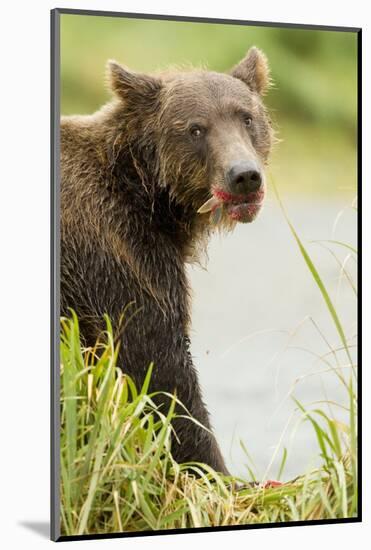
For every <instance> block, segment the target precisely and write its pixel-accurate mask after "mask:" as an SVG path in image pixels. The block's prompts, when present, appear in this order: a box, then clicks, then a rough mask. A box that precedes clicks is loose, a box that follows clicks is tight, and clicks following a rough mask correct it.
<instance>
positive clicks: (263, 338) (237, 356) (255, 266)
mask: <svg viewBox="0 0 371 550" xmlns="http://www.w3.org/2000/svg"><path fill="white" fill-rule="evenodd" d="M285 204H286V208H287V211H288V213H289V216H290V219H291V221H292V223H293V224H294V226H295V229H296V231H297V232H298V233H299V235H300V237H301V238H302V240H303V241H304V243H305V246H307V250H308V251H309V253H310V255H311V258H312V260H313V261H314V262H315V265H316V267H317V269H318V270H319V272H320V275H321V277H322V279H323V281H324V282H325V284H326V286H327V289H328V291H329V292H330V295H331V297H332V299H333V301H334V303H335V305H336V307H337V311H338V314H339V315H340V318H341V321H342V323H343V327H344V330H345V333H346V335H347V336H348V337H351V336H354V335H355V334H356V297H355V294H354V292H353V290H352V288H351V285H350V284H349V282H348V281H347V280H346V279H344V277H342V278H340V277H339V274H340V266H339V264H338V263H337V261H336V259H335V258H334V256H333V255H332V254H331V252H329V251H328V250H327V249H326V248H324V245H325V246H330V247H331V250H332V251H333V252H334V253H335V254H336V256H337V257H338V259H339V260H340V261H341V262H342V261H344V260H345V259H346V258H347V256H348V255H349V250H347V249H346V248H344V247H341V246H339V245H335V244H333V245H328V244H326V243H323V244H322V245H320V244H318V243H317V244H315V243H310V241H313V240H317V239H318V240H325V239H336V240H338V241H343V242H346V243H348V244H350V245H353V246H355V245H356V212H355V210H354V209H352V208H351V201H350V199H347V198H346V197H344V198H333V197H329V198H324V197H300V198H298V197H296V198H292V197H291V198H289V199H287V200H286V199H285ZM334 224H335V226H334ZM208 255H209V261H208V263H207V269H206V270H204V269H201V268H200V267H198V266H191V267H190V268H189V274H190V278H191V283H192V287H193V317H192V353H193V356H194V361H195V364H196V365H197V368H198V371H199V375H200V380H201V384H202V387H203V394H204V398H205V401H206V403H207V406H208V408H209V411H210V413H211V418H212V423H213V426H214V430H215V433H216V436H217V439H218V441H219V443H220V445H221V448H222V451H223V454H224V456H225V458H226V461H227V464H228V466H229V468H230V470H231V472H233V473H234V474H236V475H242V476H245V477H246V475H247V469H246V466H245V465H246V463H247V458H246V455H245V453H244V451H243V450H242V448H241V445H240V443H239V440H240V439H241V440H242V441H243V442H244V444H245V446H246V447H247V449H248V452H249V454H250V455H251V457H252V458H253V460H254V463H255V471H256V474H257V476H259V478H260V479H261V478H262V477H263V475H264V474H265V473H266V469H267V468H268V466H269V464H270V462H271V459H272V456H273V454H274V450H275V447H276V446H277V444H278V442H279V441H280V438H281V436H282V444H283V445H285V446H288V451H289V453H288V459H287V463H286V467H285V472H284V478H285V479H290V478H292V477H294V476H296V475H298V474H300V473H303V472H304V471H306V470H307V469H308V468H311V467H313V466H315V465H316V464H318V462H319V459H318V444H317V442H316V439H315V434H314V431H313V429H312V428H311V427H310V425H309V423H308V422H305V423H300V424H299V425H298V423H297V420H298V418H299V416H300V415H298V414H296V415H294V416H293V413H294V410H295V403H294V402H293V400H292V398H291V397H290V392H292V390H294V393H293V395H295V397H296V398H297V399H299V400H300V401H301V402H302V403H303V404H304V405H310V404H311V403H313V402H315V401H319V400H323V399H327V400H331V401H336V402H338V403H340V404H343V405H344V406H347V396H346V392H345V390H344V387H343V386H342V384H341V383H339V381H338V379H337V377H336V375H335V374H334V373H333V372H327V373H323V372H322V374H320V373H319V371H324V370H325V369H328V368H329V365H328V364H326V363H325V361H324V360H322V361H321V360H319V359H318V356H320V355H322V354H326V353H328V352H329V349H330V348H329V345H328V344H330V345H331V346H333V347H334V348H336V347H340V346H341V344H340V343H339V338H338V336H337V333H336V331H335V329H334V325H333V322H332V320H331V318H330V315H329V313H328V310H327V309H326V307H325V305H324V302H323V298H322V296H321V294H320V292H319V289H318V287H317V285H316V284H315V282H314V280H313V278H312V276H311V274H310V272H309V270H308V268H307V266H306V264H305V262H304V260H303V257H302V256H301V254H300V251H299V249H298V246H297V244H296V242H295V241H294V239H293V237H292V235H291V233H290V231H289V228H288V226H287V223H286V221H285V219H284V217H283V214H282V212H281V210H280V209H279V206H278V205H277V202H276V201H275V200H274V199H273V198H272V197H270V198H269V199H268V201H267V205H266V207H265V209H264V211H263V212H262V213H261V214H260V217H259V218H258V219H257V220H256V221H255V222H254V223H252V224H250V225H239V226H238V227H237V228H236V230H235V231H234V232H233V234H230V235H227V236H219V235H217V236H215V237H213V239H212V241H211V243H210V246H209V249H208ZM346 267H347V269H348V271H349V273H350V274H351V275H352V277H353V278H355V276H356V263H355V260H354V257H353V258H349V257H348V261H347V263H346ZM312 320H313V321H312ZM324 338H325V339H326V340H327V342H328V343H326V341H325V339H324ZM325 359H326V360H327V361H329V363H330V364H332V365H335V364H336V363H335V361H334V357H333V355H331V354H329V355H327V356H326V358H325ZM339 361H340V364H342V365H345V364H346V363H347V360H346V357H345V356H344V354H342V353H341V352H340V354H339ZM343 372H344V373H345V374H346V375H347V376H348V374H349V369H345V370H344V371H343ZM295 381H296V383H295ZM321 406H324V405H321ZM331 414H335V415H336V417H337V418H339V419H341V418H344V414H345V419H346V418H347V416H346V413H344V411H342V410H341V409H339V408H338V407H336V406H333V408H332V411H331ZM285 428H286V432H285V433H284V430H285ZM281 456H282V448H281V450H280V451H279V453H277V456H276V459H275V460H274V461H273V466H272V467H271V469H270V472H269V477H275V476H276V475H277V469H278V465H279V462H280V459H281Z"/></svg>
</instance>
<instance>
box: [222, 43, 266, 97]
mask: <svg viewBox="0 0 371 550" xmlns="http://www.w3.org/2000/svg"><path fill="white" fill-rule="evenodd" d="M229 74H230V75H231V76H234V78H238V79H239V80H242V82H244V83H245V84H246V85H247V86H248V87H249V88H250V89H251V90H253V91H254V92H257V93H258V94H260V95H262V94H264V93H265V92H266V91H267V88H268V87H269V85H270V71H269V66H268V60H267V58H266V56H265V54H264V53H263V52H262V51H261V50H259V49H258V48H256V47H255V46H253V47H252V48H250V49H249V51H248V52H247V54H246V56H245V57H244V58H243V59H242V61H240V63H238V65H236V66H235V67H233V69H232V70H231V71H230V73H229Z"/></svg>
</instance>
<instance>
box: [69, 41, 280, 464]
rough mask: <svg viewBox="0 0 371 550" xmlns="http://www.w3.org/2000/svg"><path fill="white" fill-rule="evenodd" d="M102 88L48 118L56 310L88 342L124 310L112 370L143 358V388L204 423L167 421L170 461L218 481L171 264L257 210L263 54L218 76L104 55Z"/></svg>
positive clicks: (130, 368)
mask: <svg viewBox="0 0 371 550" xmlns="http://www.w3.org/2000/svg"><path fill="white" fill-rule="evenodd" d="M108 81H109V85H110V88H111V90H112V92H113V99H112V101H111V102H109V103H108V104H106V105H104V106H103V107H102V108H101V109H100V110H99V111H98V112H96V113H94V114H93V115H89V116H68V117H62V121H61V313H62V315H68V313H69V308H73V309H74V310H75V311H76V313H77V315H78V318H79V320H80V326H81V332H82V335H83V337H84V338H85V340H86V343H87V344H88V345H93V344H94V343H95V341H96V339H97V337H98V335H99V334H100V332H101V330H102V328H103V315H104V314H108V315H109V317H110V318H111V320H112V323H113V326H114V327H116V330H118V327H119V322H120V318H121V316H122V313H123V312H124V310H125V308H127V307H128V305H129V304H131V308H132V309H131V311H130V315H129V314H127V315H126V319H128V320H127V322H126V323H125V325H124V327H123V329H122V330H121V328H120V332H119V334H120V354H119V365H120V367H121V368H122V369H123V371H124V372H125V373H128V374H129V375H130V376H131V377H132V378H133V379H134V380H135V381H136V383H137V384H141V382H142V381H143V379H144V377H145V374H146V372H147V369H148V366H149V364H150V363H151V362H153V363H154V365H155V366H154V370H153V374H152V379H151V385H150V390H151V391H160V392H170V393H174V392H176V395H177V396H178V398H179V400H180V401H181V402H182V403H183V404H184V405H185V406H186V407H187V409H188V411H189V412H190V413H191V415H192V416H193V417H194V418H196V419H197V420H198V421H199V423H201V424H202V425H203V426H205V427H206V428H207V429H206V430H205V429H203V428H202V427H200V426H199V425H198V424H197V423H195V422H192V421H190V420H189V419H182V418H178V419H177V420H176V421H175V431H176V434H177V439H175V438H174V441H173V445H172V453H173V456H174V458H175V459H176V460H177V461H178V462H182V463H184V462H189V461H197V462H203V463H206V464H208V465H209V466H211V467H212V468H214V469H215V470H216V471H219V472H222V473H225V474H227V473H228V471H227V468H226V466H225V463H224V460H223V458H222V455H221V452H220V450H219V447H218V444H217V442H216V440H215V437H214V435H213V433H212V430H211V426H210V420H209V414H208V412H207V409H206V407H205V404H204V403H203V400H202V394H201V390H200V386H199V382H198V377H197V372H196V369H195V367H194V365H193V362H192V357H191V354H190V341H189V327H190V298H189V296H190V290H189V286H188V282H187V277H186V269H185V268H186V262H189V261H194V260H195V259H197V254H198V253H199V251H200V248H202V246H203V245H204V244H205V242H206V241H207V238H208V236H209V235H210V233H211V232H212V231H213V230H214V228H219V227H221V228H225V229H228V230H229V229H232V228H233V227H234V226H235V224H236V223H237V222H251V221H252V220H253V219H254V218H255V217H256V215H257V214H258V212H259V209H260V208H261V204H262V202H263V199H264V193H265V178H264V167H265V165H266V163H267V159H268V155H269V152H270V149H271V144H272V136H273V132H272V128H271V123H270V119H269V116H268V114H267V112H266V109H265V107H264V105H263V103H262V94H263V93H264V92H265V90H266V88H267V86H268V84H269V72H268V65H267V60H266V57H265V56H264V54H263V53H262V52H261V51H260V50H258V49H257V48H255V47H254V48H251V49H250V50H249V51H248V53H247V55H246V57H245V58H244V59H243V60H242V61H241V62H240V63H239V64H238V65H236V66H235V67H234V68H233V69H232V70H231V71H230V72H229V74H220V73H216V72H211V71H206V70H190V71H185V72H181V71H179V72H165V73H161V74H156V75H155V74H154V75H147V74H139V73H135V72H132V71H129V70H127V69H126V68H124V67H122V66H120V65H119V64H118V63H116V62H113V61H111V62H109V63H108ZM244 290H245V289H241V291H244ZM158 399H160V398H158ZM163 399H165V398H163ZM182 412H184V411H182Z"/></svg>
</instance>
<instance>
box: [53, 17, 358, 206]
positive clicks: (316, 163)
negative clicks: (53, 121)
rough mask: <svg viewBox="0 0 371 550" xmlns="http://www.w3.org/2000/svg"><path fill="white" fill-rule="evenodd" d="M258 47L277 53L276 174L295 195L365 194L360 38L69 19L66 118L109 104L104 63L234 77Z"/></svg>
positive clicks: (64, 47)
mask: <svg viewBox="0 0 371 550" xmlns="http://www.w3.org/2000/svg"><path fill="white" fill-rule="evenodd" d="M251 45H256V46H258V47H259V48H261V49H262V50H264V52H265V53H266V55H267V56H268V59H269V63H270V66H271V72H272V77H273V81H274V87H272V88H271V90H270V92H269V93H268V95H267V96H266V103H267V105H268V107H269V108H270V112H271V115H272V118H273V120H274V125H275V127H276V129H277V130H278V137H279V138H280V139H281V140H282V141H281V142H280V143H279V144H278V145H277V146H276V147H275V150H274V152H273V155H272V162H271V167H270V173H271V174H272V177H273V178H274V181H275V182H277V183H278V185H279V187H280V189H284V190H285V191H286V192H293V193H313V192H314V193H316V194H318V193H321V194H332V193H336V194H349V196H351V197H353V196H354V194H355V189H356V109H357V35H356V34H355V33H350V32H335V31H317V30H316V31H314V30H302V29H301V30H297V29H285V28H264V27H252V26H242V25H241V26H239V25H223V24H211V23H188V22H179V21H150V20H141V19H125V18H111V17H99V16H82V15H65V14H64V15H62V16H61V112H62V114H65V115H67V114H76V113H79V114H84V113H91V112H93V111H95V110H96V109H98V108H99V107H100V105H102V104H103V103H104V102H106V101H107V100H108V99H109V97H110V96H109V93H108V91H107V90H106V88H105V85H104V74H105V63H106V61H107V59H110V58H111V59H112V58H113V59H116V60H117V61H119V62H121V63H122V64H125V65H126V66H128V67H130V68H132V69H133V70H136V71H157V70H161V69H164V68H165V67H167V66H168V65H175V66H176V65H178V66H179V65H183V66H184V65H185V66H190V65H193V66H200V65H201V66H206V67H207V68H209V69H211V70H215V71H227V70H228V69H229V68H230V67H232V66H233V65H234V64H235V63H236V62H238V61H239V60H240V59H241V58H242V57H243V56H244V55H245V53H246V51H247V49H248V48H249V47H250V46H251Z"/></svg>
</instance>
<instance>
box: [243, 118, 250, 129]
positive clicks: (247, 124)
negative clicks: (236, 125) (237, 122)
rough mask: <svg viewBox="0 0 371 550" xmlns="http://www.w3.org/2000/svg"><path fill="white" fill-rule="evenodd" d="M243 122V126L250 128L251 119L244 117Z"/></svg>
mask: <svg viewBox="0 0 371 550" xmlns="http://www.w3.org/2000/svg"><path fill="white" fill-rule="evenodd" d="M243 121H244V124H245V126H247V127H248V128H250V126H251V125H252V117H251V116H250V115H244V117H243Z"/></svg>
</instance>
